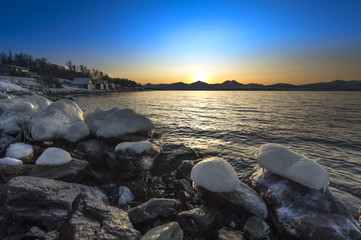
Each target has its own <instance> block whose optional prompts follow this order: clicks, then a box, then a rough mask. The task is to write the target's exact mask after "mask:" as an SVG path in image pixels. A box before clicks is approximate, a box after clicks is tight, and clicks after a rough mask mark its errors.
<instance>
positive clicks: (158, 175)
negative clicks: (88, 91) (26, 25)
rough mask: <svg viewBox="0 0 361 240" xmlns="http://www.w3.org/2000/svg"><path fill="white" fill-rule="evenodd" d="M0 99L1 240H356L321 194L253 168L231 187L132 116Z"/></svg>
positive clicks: (218, 168) (223, 170)
mask: <svg viewBox="0 0 361 240" xmlns="http://www.w3.org/2000/svg"><path fill="white" fill-rule="evenodd" d="M1 98H2V99H1V100H0V132H1V141H0V144H1V153H0V154H1V155H0V177H1V178H0V208H1V210H0V239H6V240H10V239H47V240H50V239H53V240H55V239H143V240H146V239H361V229H360V222H359V221H360V220H361V219H357V220H356V219H354V218H353V217H352V216H351V215H350V213H349V212H348V210H347V209H346V207H345V206H344V204H343V203H342V201H340V200H339V199H338V198H337V197H336V196H335V195H334V194H333V193H332V192H331V190H330V189H329V188H327V189H326V191H325V192H323V190H322V189H321V190H316V189H312V188H309V187H306V186H304V185H302V184H300V183H297V182H295V181H292V180H290V179H288V178H285V177H282V176H280V175H277V174H275V173H272V172H271V171H268V170H265V171H264V170H262V169H260V168H256V169H254V171H253V174H252V175H251V177H250V179H249V182H248V184H247V183H241V182H239V180H238V178H237V177H236V178H235V177H234V175H233V172H234V169H233V168H232V166H230V165H229V164H228V163H226V162H225V161H224V160H222V159H219V158H211V159H209V158H207V159H205V158H203V156H202V155H200V154H199V153H197V152H196V151H195V150H194V149H192V148H191V147H189V146H185V145H183V144H178V145H174V144H173V145H170V144H167V143H164V142H162V138H161V136H160V135H159V134H157V133H155V132H153V128H154V125H153V123H152V121H151V120H150V119H148V118H146V117H145V116H142V115H140V114H138V113H135V112H134V111H132V110H129V109H117V108H114V109H111V110H107V111H105V110H96V111H94V112H91V113H89V114H87V115H86V116H85V117H84V116H83V112H82V111H81V109H80V108H79V107H78V106H77V105H76V104H75V103H74V102H72V101H71V100H69V99H61V100H58V101H50V100H56V99H50V100H49V99H47V98H45V97H43V96H39V95H22V96H10V95H9V94H7V93H3V94H1ZM360 214H361V209H360V212H359V217H360Z"/></svg>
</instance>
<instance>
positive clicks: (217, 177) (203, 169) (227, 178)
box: [191, 157, 239, 192]
mask: <svg viewBox="0 0 361 240" xmlns="http://www.w3.org/2000/svg"><path fill="white" fill-rule="evenodd" d="M191 178H192V180H193V182H195V183H196V184H197V185H199V186H201V187H204V188H205V189H207V190H209V191H211V192H231V191H233V190H234V189H235V188H236V187H237V186H238V184H239V180H238V177H237V174H236V171H235V170H234V168H233V167H232V165H231V164H229V163H228V162H227V161H226V160H224V159H222V158H218V157H213V158H208V159H206V160H203V161H201V162H199V163H197V164H196V165H195V166H194V167H193V168H192V172H191Z"/></svg>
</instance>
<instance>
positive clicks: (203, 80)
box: [194, 73, 207, 82]
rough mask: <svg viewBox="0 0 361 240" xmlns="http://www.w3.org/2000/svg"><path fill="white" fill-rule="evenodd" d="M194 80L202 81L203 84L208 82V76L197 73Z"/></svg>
mask: <svg viewBox="0 0 361 240" xmlns="http://www.w3.org/2000/svg"><path fill="white" fill-rule="evenodd" d="M194 80H195V81H201V82H207V75H205V74H204V73H197V75H196V76H195V78H194Z"/></svg>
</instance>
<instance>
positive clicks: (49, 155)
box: [35, 147, 71, 166]
mask: <svg viewBox="0 0 361 240" xmlns="http://www.w3.org/2000/svg"><path fill="white" fill-rule="evenodd" d="M70 161H71V156H70V154H69V153H68V152H67V151H64V150H63V149H61V148H55V147H51V148H47V149H46V150H45V151H44V152H43V153H42V154H41V155H40V157H39V158H38V159H37V160H36V162H35V164H36V165H47V166H56V165H63V164H66V163H68V162H70Z"/></svg>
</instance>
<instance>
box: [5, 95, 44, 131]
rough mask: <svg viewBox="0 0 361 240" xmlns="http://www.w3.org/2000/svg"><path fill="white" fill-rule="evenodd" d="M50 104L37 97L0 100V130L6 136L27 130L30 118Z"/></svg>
mask: <svg viewBox="0 0 361 240" xmlns="http://www.w3.org/2000/svg"><path fill="white" fill-rule="evenodd" d="M50 103H51V102H50V101H49V100H48V99H46V98H45V97H42V96H38V95H32V96H26V97H17V98H12V99H4V100H0V112H1V113H2V115H1V116H0V129H3V130H4V132H5V133H7V134H16V133H17V132H19V131H20V130H21V129H22V128H23V129H27V127H28V123H29V121H30V118H31V116H32V115H33V114H34V113H36V112H37V111H39V110H41V109H44V108H46V107H47V106H48V105H49V104H50Z"/></svg>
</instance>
